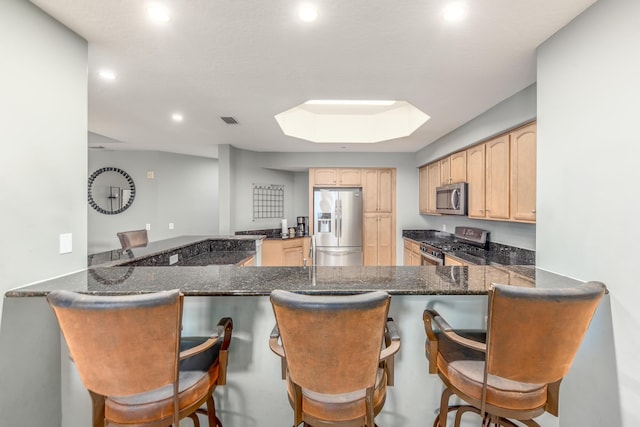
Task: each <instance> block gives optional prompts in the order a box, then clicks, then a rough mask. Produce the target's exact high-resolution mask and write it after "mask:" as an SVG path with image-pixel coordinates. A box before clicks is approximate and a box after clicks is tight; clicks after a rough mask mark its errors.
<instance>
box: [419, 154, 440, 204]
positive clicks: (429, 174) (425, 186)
mask: <svg viewBox="0 0 640 427" xmlns="http://www.w3.org/2000/svg"><path fill="white" fill-rule="evenodd" d="M440 166H441V164H440V162H433V163H429V164H428V165H426V166H422V167H421V168H420V183H419V184H420V187H419V191H420V193H419V194H418V200H419V203H418V206H419V208H420V213H421V214H425V215H438V213H437V212H436V188H437V187H439V186H440V179H441V172H440Z"/></svg>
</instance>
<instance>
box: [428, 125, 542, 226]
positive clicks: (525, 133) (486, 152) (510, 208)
mask: <svg viewBox="0 0 640 427" xmlns="http://www.w3.org/2000/svg"><path fill="white" fill-rule="evenodd" d="M536 153H537V146H536V123H535V122H533V123H529V124H527V125H525V126H523V127H521V128H518V129H515V130H513V131H511V132H509V133H505V134H503V135H500V136H497V137H495V138H493V139H491V140H489V141H486V142H483V143H480V144H477V145H474V146H472V147H470V148H468V149H466V150H464V151H459V152H456V153H453V154H451V155H449V156H447V157H445V158H443V159H440V160H438V161H435V162H432V163H429V164H428V165H425V166H422V167H421V168H420V172H419V191H420V193H419V200H420V204H419V208H420V213H421V214H427V215H432V214H437V212H436V208H435V203H436V195H435V189H436V187H438V186H440V185H447V184H453V183H458V182H467V183H468V187H467V215H468V216H469V218H479V219H490V220H497V221H513V222H529V223H535V221H536Z"/></svg>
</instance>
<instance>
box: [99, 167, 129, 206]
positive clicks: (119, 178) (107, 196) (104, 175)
mask: <svg viewBox="0 0 640 427" xmlns="http://www.w3.org/2000/svg"><path fill="white" fill-rule="evenodd" d="M88 197H89V204H90V205H91V206H92V207H93V208H94V209H95V210H97V211H98V212H100V213H103V214H107V215H114V214H119V213H120V212H123V211H125V210H127V209H128V208H129V206H131V204H132V203H133V199H134V198H135V197H136V186H135V184H134V183H133V179H132V178H131V177H130V176H129V174H128V173H126V172H125V171H123V170H122V169H118V168H112V167H107V168H101V169H98V170H97V171H95V172H94V173H92V174H91V176H90V177H89V186H88Z"/></svg>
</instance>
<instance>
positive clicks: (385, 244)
mask: <svg viewBox="0 0 640 427" xmlns="http://www.w3.org/2000/svg"><path fill="white" fill-rule="evenodd" d="M393 241H394V239H393V224H392V220H391V214H390V213H381V214H380V215H378V263H377V264H376V265H385V266H388V265H394V264H395V263H394V256H393V251H394V250H395V247H394V246H395V245H393V244H392V243H393Z"/></svg>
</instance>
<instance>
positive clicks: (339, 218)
mask: <svg viewBox="0 0 640 427" xmlns="http://www.w3.org/2000/svg"><path fill="white" fill-rule="evenodd" d="M336 202H337V203H338V209H339V214H338V221H339V223H338V238H341V237H342V200H340V199H338V200H337V201H336Z"/></svg>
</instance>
